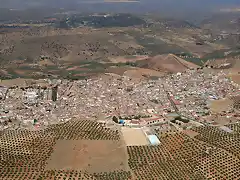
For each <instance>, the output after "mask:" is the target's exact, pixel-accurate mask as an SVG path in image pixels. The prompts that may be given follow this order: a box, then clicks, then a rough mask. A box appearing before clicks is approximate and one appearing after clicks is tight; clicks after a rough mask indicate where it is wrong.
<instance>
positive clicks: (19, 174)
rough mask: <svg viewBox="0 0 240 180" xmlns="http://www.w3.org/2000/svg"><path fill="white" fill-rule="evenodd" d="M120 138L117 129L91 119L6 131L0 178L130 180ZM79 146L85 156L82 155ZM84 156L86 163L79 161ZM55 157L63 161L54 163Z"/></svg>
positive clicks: (2, 137)
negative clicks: (32, 129) (37, 128)
mask: <svg viewBox="0 0 240 180" xmlns="http://www.w3.org/2000/svg"><path fill="white" fill-rule="evenodd" d="M119 140H120V135H119V133H118V132H117V131H113V130H111V129H108V128H104V127H103V126H102V125H101V124H99V123H97V122H94V121H71V122H67V123H63V124H58V125H50V126H49V127H48V128H47V129H44V130H39V131H27V130H21V131H10V130H5V131H2V132H1V133H0V143H1V146H0V152H1V159H0V169H1V172H0V179H3V180H5V179H6V180H9V179H16V180H18V179H33V180H34V179H56V178H58V179H66V178H78V179H84V180H85V179H89V180H90V179H91V180H93V179H112V177H116V178H117V179H123V180H124V179H129V178H130V176H131V174H130V172H129V171H128V165H127V154H126V150H125V149H124V147H123V146H121V141H119ZM78 142H81V143H78ZM59 143H60V144H59ZM74 148H75V150H74ZM81 148H85V152H86V151H87V152H86V153H87V154H88V155H86V154H81V152H82V151H80V150H79V149H81ZM98 150H99V151H98ZM59 151H60V153H59ZM61 151H63V152H61ZM61 153H63V154H61ZM106 153H107V154H106ZM94 154H95V156H94ZM63 157H65V160H66V161H65V162H64V158H63ZM83 157H84V158H85V160H86V161H85V163H86V164H84V162H82V161H80V160H79V158H80V159H81V160H82V159H83ZM92 157H95V159H91V158H92ZM89 158H90V161H89ZM102 158H103V159H104V160H103V159H102ZM56 159H57V160H58V161H62V163H61V162H60V164H57V165H56V164H55V161H57V160H56ZM72 159H74V161H73V162H71V160H72ZM106 159H108V160H109V161H108V162H107V161H106ZM75 160H79V161H75ZM103 161H104V166H103V164H102V162H103ZM68 162H70V163H71V164H70V165H72V166H73V168H72V169H71V168H69V166H68V165H69V164H68ZM74 163H75V164H74ZM81 163H82V164H81ZM108 163H109V164H108ZM89 165H90V166H89ZM59 166H60V167H59ZM78 166H79V167H80V168H79V167H78ZM65 167H66V168H65ZM74 169H77V170H74ZM79 169H81V170H79ZM116 178H114V179H116Z"/></svg>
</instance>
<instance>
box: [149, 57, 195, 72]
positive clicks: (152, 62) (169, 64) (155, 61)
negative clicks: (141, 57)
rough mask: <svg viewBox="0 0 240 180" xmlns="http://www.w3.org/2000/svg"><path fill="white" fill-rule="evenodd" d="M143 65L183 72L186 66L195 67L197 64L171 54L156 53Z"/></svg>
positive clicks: (161, 69)
mask: <svg viewBox="0 0 240 180" xmlns="http://www.w3.org/2000/svg"><path fill="white" fill-rule="evenodd" d="M145 67H147V68H149V69H154V70H157V71H165V72H172V73H176V72H183V71H185V70H186V69H188V68H197V67H198V66H197V65H195V64H193V63H190V62H187V61H185V60H184V59H181V58H179V57H177V56H175V55H173V54H164V55H157V56H154V57H153V58H151V59H149V60H148V61H147V64H146V65H145Z"/></svg>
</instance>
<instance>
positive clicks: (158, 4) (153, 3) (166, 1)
mask: <svg viewBox="0 0 240 180" xmlns="http://www.w3.org/2000/svg"><path fill="white" fill-rule="evenodd" d="M89 1H95V2H103V1H104V0H0V8H27V7H39V6H47V7H57V8H59V7H62V8H76V7H85V6H88V8H90V9H93V10H94V8H96V10H97V9H98V10H101V9H104V10H105V9H107V8H112V7H113V8H115V9H121V8H123V9H125V8H127V9H128V10H129V11H131V10H133V11H137V10H139V11H141V10H143V11H153V10H156V11H157V10H166V11H167V10H176V11H178V10H186V9H187V10H192V9H199V10H204V9H214V8H219V7H223V6H224V7H228V6H231V7H232V6H240V0H139V1H140V2H136V3H101V5H99V4H95V5H94V4H92V3H91V5H89V4H86V3H84V4H82V3H83V2H89ZM90 6H91V7H90Z"/></svg>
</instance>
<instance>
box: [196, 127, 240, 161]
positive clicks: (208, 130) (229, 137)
mask: <svg viewBox="0 0 240 180" xmlns="http://www.w3.org/2000/svg"><path fill="white" fill-rule="evenodd" d="M232 127H233V129H231V128H232ZM234 128H236V129H237V128H239V125H231V126H230V129H231V130H233V132H231V133H230V132H226V131H224V130H222V129H220V128H218V127H197V128H194V131H196V132H198V133H199V135H197V136H196V137H195V138H196V139H198V140H201V141H204V142H207V143H209V144H213V145H215V146H216V147H219V148H222V149H224V150H226V151H228V152H229V153H232V154H233V155H235V156H237V157H238V158H239V157H240V154H239V147H240V133H239V131H234Z"/></svg>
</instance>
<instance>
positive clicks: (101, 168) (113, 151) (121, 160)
mask: <svg viewBox="0 0 240 180" xmlns="http://www.w3.org/2000/svg"><path fill="white" fill-rule="evenodd" d="M127 159H128V158H127V153H126V150H125V147H124V145H122V144H121V143H120V142H119V141H108V140H58V141H57V142H56V145H55V146H54V151H53V153H52V155H51V156H50V158H49V159H48V163H47V166H46V168H45V169H46V170H76V171H87V172H89V173H101V172H111V171H115V170H122V171H128V170H129V168H128V163H127ZM103 162H104V163H103Z"/></svg>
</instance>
